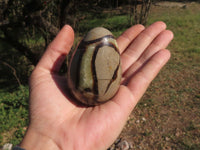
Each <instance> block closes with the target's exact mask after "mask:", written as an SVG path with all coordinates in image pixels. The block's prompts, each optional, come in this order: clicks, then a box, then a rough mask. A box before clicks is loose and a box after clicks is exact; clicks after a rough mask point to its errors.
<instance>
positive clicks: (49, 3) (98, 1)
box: [0, 0, 200, 150]
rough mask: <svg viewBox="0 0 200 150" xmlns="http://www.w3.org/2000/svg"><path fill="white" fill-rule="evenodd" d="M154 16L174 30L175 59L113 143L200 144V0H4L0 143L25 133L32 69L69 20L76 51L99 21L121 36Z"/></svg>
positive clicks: (167, 149)
mask: <svg viewBox="0 0 200 150" xmlns="http://www.w3.org/2000/svg"><path fill="white" fill-rule="evenodd" d="M155 21H164V22H165V23H166V24H167V28H168V29H170V30H172V31H173V32H174V40H173V41H172V43H171V44H170V45H169V47H168V49H170V50H171V53H172V57H171V60H170V61H169V63H168V64H167V65H166V66H165V67H164V69H163V70H162V71H161V72H160V73H159V75H158V77H157V78H156V79H155V80H154V81H153V83H152V84H151V86H150V88H149V89H148V90H147V92H146V93H145V95H144V96H143V98H142V99H141V101H140V103H139V104H138V105H137V107H136V109H134V111H133V112H132V114H131V115H130V117H129V120H128V122H127V124H126V126H125V127H124V129H123V131H122V133H121V135H120V136H119V137H118V139H117V140H116V142H115V143H114V144H113V145H112V146H111V147H110V148H109V149H110V150H111V149H112V150H117V149H123V150H128V149H160V150H163V149H164V150H171V149H181V150H185V149H186V150H199V149H200V0H186V1H181V0H168V1H165V0H90V1H88V0H68V1H66V0H26V1H22V0H0V147H2V146H3V145H4V144H5V143H12V144H13V145H16V144H19V142H20V141H21V139H22V138H23V135H24V133H25V131H26V128H27V125H28V121H29V120H28V96H29V93H28V92H29V91H28V90H29V89H28V79H29V76H30V74H31V72H32V70H33V69H34V67H35V65H36V64H37V62H38V60H39V59H40V57H41V56H42V54H43V52H44V51H45V49H46V47H47V45H48V44H49V43H50V42H51V41H52V40H53V39H54V37H55V36H56V34H57V33H58V32H59V30H60V29H61V28H62V26H63V25H65V24H69V25H71V26H72V27H73V29H74V31H75V41H74V46H73V47H72V51H73V50H74V47H76V45H77V43H78V42H79V41H80V39H81V38H82V37H83V35H84V34H85V33H86V32H87V31H89V30H90V29H91V28H93V27H96V26H103V27H106V28H108V29H109V30H110V31H112V32H113V34H114V35H115V36H116V37H118V36H119V35H120V34H121V33H122V32H123V31H125V30H126V29H127V28H128V27H130V26H132V25H134V24H138V23H140V24H143V25H145V26H148V25H150V24H151V23H153V22H155ZM70 55H71V54H70ZM70 55H69V57H70ZM69 57H67V58H66V61H65V63H64V64H63V66H62V69H61V70H60V73H61V74H65V73H66V71H67V65H68V60H69Z"/></svg>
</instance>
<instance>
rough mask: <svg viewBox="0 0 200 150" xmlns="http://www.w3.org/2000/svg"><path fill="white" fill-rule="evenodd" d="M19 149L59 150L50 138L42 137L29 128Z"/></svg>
mask: <svg viewBox="0 0 200 150" xmlns="http://www.w3.org/2000/svg"><path fill="white" fill-rule="evenodd" d="M20 147H21V148H24V149H26V150H39V149H43V150H51V149H52V150H60V149H59V147H58V145H57V144H56V143H55V142H54V141H53V140H52V139H51V138H50V137H48V136H45V135H42V134H40V133H38V132H36V131H35V130H34V129H31V128H28V130H27V132H26V134H25V137H24V139H23V140H22V142H21V144H20Z"/></svg>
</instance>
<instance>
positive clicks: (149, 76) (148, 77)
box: [127, 49, 170, 101]
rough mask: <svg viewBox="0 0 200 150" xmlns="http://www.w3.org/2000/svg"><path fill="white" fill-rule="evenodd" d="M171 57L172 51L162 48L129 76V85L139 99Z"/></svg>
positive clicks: (134, 95)
mask: <svg viewBox="0 0 200 150" xmlns="http://www.w3.org/2000/svg"><path fill="white" fill-rule="evenodd" d="M169 58H170V52H169V51H168V50H165V49H164V50H160V51H158V52H157V53H156V54H154V55H153V56H152V57H151V58H150V59H149V61H148V62H147V63H146V64H145V65H144V66H143V67H142V68H140V70H138V71H137V72H136V73H135V74H134V75H132V77H130V78H129V80H128V81H127V87H128V88H129V89H130V91H131V92H132V95H133V97H134V98H135V99H136V100H137V101H138V100H139V99H140V98H141V97H142V95H143V94H144V92H145V91H146V89H147V87H148V86H149V84H150V83H151V81H152V80H153V79H154V78H155V77H156V75H157V74H158V72H159V71H160V69H161V68H162V67H163V66H164V65H165V64H166V63H167V61H168V60H169Z"/></svg>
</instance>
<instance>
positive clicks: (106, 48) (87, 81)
mask: <svg viewBox="0 0 200 150" xmlns="http://www.w3.org/2000/svg"><path fill="white" fill-rule="evenodd" d="M67 78H68V86H69V88H70V89H71V93H72V94H73V95H74V97H75V98H76V99H77V100H78V101H80V102H81V103H83V104H86V105H88V106H94V105H98V104H101V103H103V102H106V101H108V100H110V99H111V98H112V97H113V96H114V95H115V94H116V92H117V91H118V89H119V85H120V81H121V62H120V53H119V50H118V46H117V42H116V40H115V38H114V37H113V35H112V33H111V32H110V31H109V30H107V29H105V28H103V27H96V28H94V29H92V30H90V31H89V32H88V34H87V35H86V36H85V37H84V38H83V40H82V41H81V42H80V44H79V45H78V47H77V49H76V50H75V51H74V54H73V55H72V58H71V61H70V65H69V68H68V76H67Z"/></svg>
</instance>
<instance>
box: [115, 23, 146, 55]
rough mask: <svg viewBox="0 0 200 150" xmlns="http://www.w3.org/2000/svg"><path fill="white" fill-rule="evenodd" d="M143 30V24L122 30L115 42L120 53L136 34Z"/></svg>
mask: <svg viewBox="0 0 200 150" xmlns="http://www.w3.org/2000/svg"><path fill="white" fill-rule="evenodd" d="M143 30H144V26H143V25H140V24H138V25H134V26H132V27H130V28H129V29H127V30H126V31H124V32H123V33H122V34H121V35H120V36H119V37H118V38H117V44H118V47H119V51H120V53H122V52H123V51H124V50H125V49H126V48H127V47H128V46H129V44H130V43H131V42H132V41H133V40H134V39H135V38H136V37H137V36H138V34H139V33H141V32H142V31H143Z"/></svg>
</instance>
